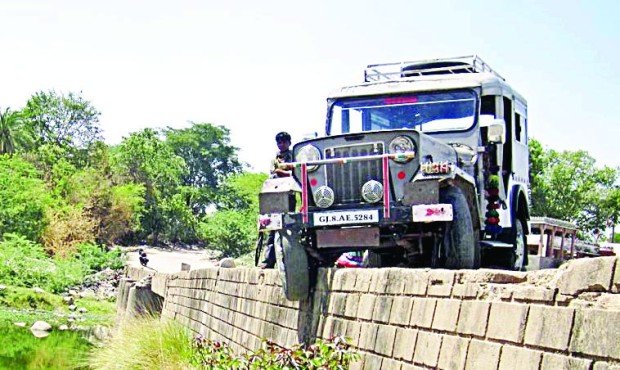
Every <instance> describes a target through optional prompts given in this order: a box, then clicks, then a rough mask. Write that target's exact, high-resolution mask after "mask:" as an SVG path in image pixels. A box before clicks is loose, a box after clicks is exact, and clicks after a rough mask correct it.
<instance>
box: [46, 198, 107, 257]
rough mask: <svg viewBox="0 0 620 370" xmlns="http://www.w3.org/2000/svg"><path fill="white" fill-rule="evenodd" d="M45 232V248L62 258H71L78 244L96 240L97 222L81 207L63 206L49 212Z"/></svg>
mask: <svg viewBox="0 0 620 370" xmlns="http://www.w3.org/2000/svg"><path fill="white" fill-rule="evenodd" d="M49 220H50V223H49V225H48V226H47V228H46V229H45V232H44V234H43V245H44V247H45V250H46V251H48V252H50V253H51V254H53V255H54V256H57V257H60V258H70V257H72V256H74V255H75V253H76V252H77V248H78V245H80V244H82V243H85V242H92V241H94V240H95V234H94V231H95V222H94V221H93V220H92V219H91V218H90V217H88V215H86V214H85V212H84V211H83V210H82V208H80V207H71V206H67V207H63V208H62V209H57V210H54V211H52V212H50V214H49Z"/></svg>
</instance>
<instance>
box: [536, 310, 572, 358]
mask: <svg viewBox="0 0 620 370" xmlns="http://www.w3.org/2000/svg"><path fill="white" fill-rule="evenodd" d="M574 314H575V310H574V309H572V308H565V307H548V306H539V305H531V306H530V313H529V316H528V319H527V326H526V327H525V336H524V343H525V344H527V345H532V346H537V347H545V348H551V349H555V350H560V351H564V350H566V349H567V348H568V344H569V343H568V341H569V340H570V335H571V328H572V326H573V316H574Z"/></svg>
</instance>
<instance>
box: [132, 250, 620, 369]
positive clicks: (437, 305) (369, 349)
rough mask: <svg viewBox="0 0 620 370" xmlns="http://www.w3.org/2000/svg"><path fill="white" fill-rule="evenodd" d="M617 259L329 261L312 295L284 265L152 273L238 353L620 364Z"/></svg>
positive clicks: (378, 364)
mask: <svg viewBox="0 0 620 370" xmlns="http://www.w3.org/2000/svg"><path fill="white" fill-rule="evenodd" d="M617 262H618V261H617V259H616V258H614V257H603V258H593V259H581V260H575V261H572V262H570V263H568V264H566V265H564V266H562V267H561V268H560V269H558V270H541V271H533V272H528V273H514V272H506V271H498V270H477V271H475V270H467V271H465V270H464V271H449V270H429V269H338V270H336V269H322V270H320V272H319V274H318V275H319V276H318V278H317V288H316V291H315V292H314V294H313V295H312V297H311V298H310V299H309V300H307V301H303V302H289V301H287V300H286V299H285V298H284V296H283V294H282V293H281V286H280V281H279V278H278V274H277V272H276V271H273V270H267V271H265V270H260V269H254V268H252V269H250V268H236V269H224V268H220V269H217V268H213V269H205V270H194V271H189V272H180V273H176V274H171V275H163V274H155V276H153V279H152V288H153V291H155V292H156V293H157V294H160V295H162V296H163V297H164V298H165V299H164V305H163V311H162V315H163V316H164V317H167V318H172V319H175V320H178V321H179V322H181V323H183V324H184V325H186V326H188V327H189V328H191V329H192V330H193V331H194V332H196V333H201V334H203V335H205V336H207V337H209V338H212V339H216V340H221V341H225V342H227V343H229V344H230V345H231V346H232V347H233V349H235V350H236V351H244V350H254V349H256V348H257V347H258V346H259V345H260V343H261V338H267V339H269V340H272V341H274V342H276V343H278V344H281V345H285V346H290V345H291V344H293V343H296V342H300V341H312V340H314V339H315V338H327V337H330V336H332V335H345V336H347V337H349V338H351V340H352V343H353V345H354V346H355V348H357V350H358V351H359V353H361V354H362V360H361V361H360V362H358V363H356V364H355V365H354V367H353V368H356V369H402V370H409V369H418V368H442V369H502V370H504V369H594V370H604V369H616V370H620V294H619V293H620V263H617ZM144 273H145V272H144V271H143V270H140V269H135V270H130V271H129V273H128V274H129V277H130V278H131V279H137V278H139V277H142V276H143V274H144ZM140 274H142V275H140Z"/></svg>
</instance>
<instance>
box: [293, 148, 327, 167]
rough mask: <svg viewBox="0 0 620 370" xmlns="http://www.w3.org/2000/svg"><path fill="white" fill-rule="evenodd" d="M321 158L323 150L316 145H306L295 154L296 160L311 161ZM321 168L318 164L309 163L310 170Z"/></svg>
mask: <svg viewBox="0 0 620 370" xmlns="http://www.w3.org/2000/svg"><path fill="white" fill-rule="evenodd" d="M319 159H321V152H320V151H319V149H318V148H317V147H316V146H314V145H306V146H304V147H302V148H301V149H299V150H298V151H297V154H296V155H295V161H296V162H310V161H318V160H319ZM317 168H319V165H318V164H315V165H308V166H307V167H306V169H307V170H308V172H312V171H316V169H317Z"/></svg>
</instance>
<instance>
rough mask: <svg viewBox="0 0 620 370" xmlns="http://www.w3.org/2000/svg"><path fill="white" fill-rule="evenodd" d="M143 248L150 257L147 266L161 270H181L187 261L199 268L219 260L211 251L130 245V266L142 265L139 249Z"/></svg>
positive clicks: (211, 265) (127, 250)
mask: <svg viewBox="0 0 620 370" xmlns="http://www.w3.org/2000/svg"><path fill="white" fill-rule="evenodd" d="M139 248H143V249H144V250H145V251H146V255H147V257H148V259H149V262H148V264H147V267H149V268H151V269H153V270H155V271H159V272H177V271H181V264H182V263H187V264H189V265H190V266H191V269H192V270H195V269H197V268H205V267H213V266H216V263H217V260H216V259H213V257H212V256H211V254H210V253H209V251H205V250H191V249H162V248H151V247H144V246H143V247H128V248H125V249H124V250H125V251H126V252H127V255H128V256H129V259H128V261H127V263H128V265H129V266H140V259H139V257H138V249H139Z"/></svg>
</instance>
